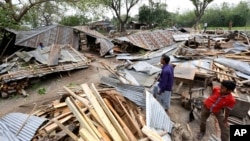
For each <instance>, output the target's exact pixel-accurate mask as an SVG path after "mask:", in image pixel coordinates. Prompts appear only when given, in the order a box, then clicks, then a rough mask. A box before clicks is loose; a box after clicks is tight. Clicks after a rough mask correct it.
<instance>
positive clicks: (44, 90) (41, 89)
mask: <svg viewBox="0 0 250 141" xmlns="http://www.w3.org/2000/svg"><path fill="white" fill-rule="evenodd" d="M37 92H38V94H39V95H44V94H46V89H45V88H39V89H38V91H37Z"/></svg>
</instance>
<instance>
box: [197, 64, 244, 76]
mask: <svg viewBox="0 0 250 141" xmlns="http://www.w3.org/2000/svg"><path fill="white" fill-rule="evenodd" d="M195 66H196V67H198V68H201V69H204V70H208V71H212V72H216V73H219V74H222V75H226V76H231V77H233V78H235V79H240V78H239V77H235V76H232V75H228V74H226V73H222V72H218V71H214V70H211V69H207V68H204V67H201V66H198V65H195Z"/></svg>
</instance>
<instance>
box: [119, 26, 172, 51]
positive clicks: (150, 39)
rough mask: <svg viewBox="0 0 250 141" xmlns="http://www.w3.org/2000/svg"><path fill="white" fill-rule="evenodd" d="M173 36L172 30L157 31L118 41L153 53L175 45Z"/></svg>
mask: <svg viewBox="0 0 250 141" xmlns="http://www.w3.org/2000/svg"><path fill="white" fill-rule="evenodd" d="M172 35H173V31H170V30H156V31H153V32H142V33H136V34H132V35H129V36H126V37H119V38H116V40H118V41H125V42H130V43H132V44H133V45H135V46H138V47H141V48H143V49H146V50H151V51H152V50H156V49H159V48H163V47H166V46H169V45H171V44H173V43H174V41H173V38H172Z"/></svg>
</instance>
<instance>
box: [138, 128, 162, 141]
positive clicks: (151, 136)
mask: <svg viewBox="0 0 250 141" xmlns="http://www.w3.org/2000/svg"><path fill="white" fill-rule="evenodd" d="M142 132H143V133H144V134H145V135H146V136H147V137H148V138H149V139H150V140H152V141H164V139H163V138H162V137H161V136H160V135H158V134H157V133H156V132H155V131H153V130H151V129H149V128H148V127H147V126H144V127H143V128H142Z"/></svg>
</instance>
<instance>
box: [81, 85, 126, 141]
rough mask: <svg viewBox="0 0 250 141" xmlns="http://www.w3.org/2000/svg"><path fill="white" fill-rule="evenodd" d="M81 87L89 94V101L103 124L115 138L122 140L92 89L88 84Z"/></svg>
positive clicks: (118, 140) (117, 140)
mask: <svg viewBox="0 0 250 141" xmlns="http://www.w3.org/2000/svg"><path fill="white" fill-rule="evenodd" d="M81 87H82V88H83V90H84V92H85V93H86V94H87V97H88V99H89V101H90V102H91V103H92V105H93V107H94V109H95V110H96V113H97V115H98V116H99V118H100V119H101V121H102V124H103V125H104V127H105V129H106V130H107V131H108V132H109V134H110V136H111V137H112V138H113V140H116V141H122V138H121V137H120V135H119V134H118V132H117V131H116V129H115V127H114V126H113V125H112V123H111V121H110V120H109V118H108V117H107V115H106V114H105V112H104V111H103V109H102V107H101V105H100V104H99V103H98V101H97V99H96V97H95V96H94V94H93V93H92V91H91V90H90V88H89V86H88V85H87V84H82V85H81Z"/></svg>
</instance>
